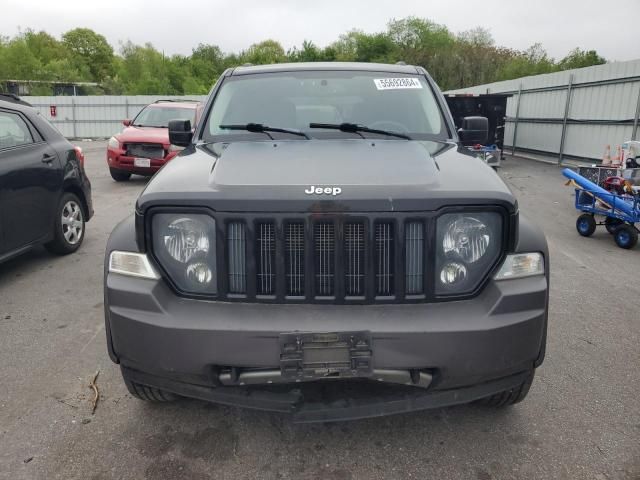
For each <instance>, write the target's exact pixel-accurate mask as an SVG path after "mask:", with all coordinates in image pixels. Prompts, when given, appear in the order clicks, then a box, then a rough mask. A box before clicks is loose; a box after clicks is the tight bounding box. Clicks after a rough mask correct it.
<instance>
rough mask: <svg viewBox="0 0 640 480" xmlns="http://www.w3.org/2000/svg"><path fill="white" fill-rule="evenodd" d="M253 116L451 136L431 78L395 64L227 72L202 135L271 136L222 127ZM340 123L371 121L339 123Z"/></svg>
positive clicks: (285, 124)
mask: <svg viewBox="0 0 640 480" xmlns="http://www.w3.org/2000/svg"><path fill="white" fill-rule="evenodd" d="M246 124H260V125H264V126H268V127H271V128H278V129H283V130H284V129H289V130H295V131H298V132H304V133H305V134H307V135H308V136H309V137H311V138H314V139H335V138H360V139H362V138H363V137H364V138H377V139H388V140H402V139H403V138H404V139H406V138H407V137H409V138H411V139H415V140H445V139H447V138H449V134H448V130H447V127H446V123H445V121H444V119H443V116H442V112H441V109H440V107H439V105H438V102H437V101H436V98H435V96H434V93H433V90H432V88H431V86H430V85H429V83H428V82H427V80H426V78H425V77H424V76H422V75H407V74H400V73H390V72H365V71H345V70H343V71H295V72H278V73H256V74H245V75H237V76H229V77H226V78H225V79H224V80H223V83H222V85H221V86H220V88H219V90H218V92H217V94H216V97H215V99H214V103H213V107H212V109H211V111H210V113H209V116H208V119H207V123H206V125H205V126H204V129H203V132H202V139H203V140H204V141H205V142H219V141H224V142H229V141H234V140H257V141H261V140H262V141H264V140H267V141H268V140H269V138H268V137H266V136H265V135H260V134H259V133H256V132H248V131H246V130H241V129H238V130H233V131H230V130H229V129H225V128H222V127H224V126H226V125H246ZM312 124H313V127H312ZM318 124H325V125H326V128H319V127H318ZM336 125H337V126H340V125H357V126H361V127H364V128H363V129H356V128H336ZM373 130H378V132H375V131H373ZM385 132H390V133H391V135H389V134H388V133H386V134H385ZM394 133H395V134H397V135H393V134H394ZM273 136H274V137H275V138H277V139H292V140H293V139H298V138H299V136H294V135H293V134H291V133H287V132H282V131H281V132H274V133H273Z"/></svg>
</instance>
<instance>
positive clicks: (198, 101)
mask: <svg viewBox="0 0 640 480" xmlns="http://www.w3.org/2000/svg"><path fill="white" fill-rule="evenodd" d="M165 102H169V103H171V102H195V103H200V100H193V99H191V98H164V99H160V100H156V101H155V102H153V103H165Z"/></svg>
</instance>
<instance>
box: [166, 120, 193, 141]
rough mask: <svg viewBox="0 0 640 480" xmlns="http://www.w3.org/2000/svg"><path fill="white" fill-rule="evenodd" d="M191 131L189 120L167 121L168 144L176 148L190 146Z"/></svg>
mask: <svg viewBox="0 0 640 480" xmlns="http://www.w3.org/2000/svg"><path fill="white" fill-rule="evenodd" d="M192 138H193V130H191V120H169V143H171V145H176V146H177V147H188V146H189V145H191V139H192Z"/></svg>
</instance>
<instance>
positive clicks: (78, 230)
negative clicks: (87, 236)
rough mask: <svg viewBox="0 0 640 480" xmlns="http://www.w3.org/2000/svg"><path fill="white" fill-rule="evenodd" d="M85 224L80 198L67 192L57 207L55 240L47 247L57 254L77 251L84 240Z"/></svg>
mask: <svg viewBox="0 0 640 480" xmlns="http://www.w3.org/2000/svg"><path fill="white" fill-rule="evenodd" d="M85 226H86V223H85V221H84V210H83V209H82V203H81V202H80V199H79V198H78V197H77V196H76V195H75V194H73V193H70V192H66V193H65V194H64V195H62V198H61V199H60V203H59V205H58V208H57V209H56V217H55V222H54V227H53V228H54V232H53V240H51V241H50V242H49V243H47V244H46V245H45V247H46V248H47V250H49V251H50V252H51V253H55V254H57V255H68V254H70V253H73V252H75V251H76V250H78V249H79V248H80V245H82V241H83V240H84V233H85Z"/></svg>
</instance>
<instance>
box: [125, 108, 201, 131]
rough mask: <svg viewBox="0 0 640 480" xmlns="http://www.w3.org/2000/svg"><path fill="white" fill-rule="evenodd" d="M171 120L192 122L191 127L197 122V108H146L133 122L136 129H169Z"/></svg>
mask: <svg viewBox="0 0 640 480" xmlns="http://www.w3.org/2000/svg"><path fill="white" fill-rule="evenodd" d="M169 120H190V121H191V125H193V124H194V123H195V120H196V110H195V108H181V107H164V106H163V107H157V106H148V107H145V108H144V109H143V110H142V111H141V112H140V113H139V114H138V116H137V117H136V118H135V120H134V121H133V126H134V127H157V128H167V127H168V126H169Z"/></svg>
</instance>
